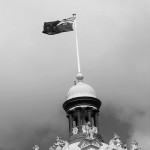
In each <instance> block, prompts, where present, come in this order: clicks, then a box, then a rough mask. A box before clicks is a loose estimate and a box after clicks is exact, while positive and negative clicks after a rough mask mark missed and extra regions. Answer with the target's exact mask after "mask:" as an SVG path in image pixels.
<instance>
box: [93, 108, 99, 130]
mask: <svg viewBox="0 0 150 150" xmlns="http://www.w3.org/2000/svg"><path fill="white" fill-rule="evenodd" d="M98 115H99V114H98V111H96V112H95V114H94V125H95V126H96V127H97V128H98V130H99V123H98Z"/></svg>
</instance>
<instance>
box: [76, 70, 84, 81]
mask: <svg viewBox="0 0 150 150" xmlns="http://www.w3.org/2000/svg"><path fill="white" fill-rule="evenodd" d="M76 79H77V80H78V82H82V81H83V74H82V73H80V72H78V74H77V75H76Z"/></svg>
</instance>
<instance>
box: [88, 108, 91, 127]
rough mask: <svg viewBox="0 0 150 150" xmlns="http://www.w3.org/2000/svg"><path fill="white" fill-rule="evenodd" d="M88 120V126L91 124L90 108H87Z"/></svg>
mask: <svg viewBox="0 0 150 150" xmlns="http://www.w3.org/2000/svg"><path fill="white" fill-rule="evenodd" d="M87 111H88V121H89V122H90V126H92V117H91V109H88V110H87Z"/></svg>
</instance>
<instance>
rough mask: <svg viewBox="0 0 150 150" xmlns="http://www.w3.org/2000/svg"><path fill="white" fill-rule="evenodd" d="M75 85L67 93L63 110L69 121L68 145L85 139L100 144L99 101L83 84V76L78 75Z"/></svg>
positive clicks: (87, 86)
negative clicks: (94, 140)
mask: <svg viewBox="0 0 150 150" xmlns="http://www.w3.org/2000/svg"><path fill="white" fill-rule="evenodd" d="M76 79H77V83H75V85H73V86H72V87H71V88H70V89H69V92H68V95H67V101H65V102H64V104H63V108H64V110H65V111H66V113H67V118H68V120H69V143H70V144H71V143H75V142H81V141H82V140H83V139H85V138H86V137H88V138H90V139H92V138H93V139H96V140H97V141H98V142H100V143H101V142H102V141H103V140H102V137H101V134H100V131H99V121H98V116H99V109H100V106H101V101H100V100H99V99H98V98H97V97H96V93H95V91H94V89H93V88H92V87H91V86H89V85H87V84H85V83H83V75H82V74H81V73H78V74H77V76H76Z"/></svg>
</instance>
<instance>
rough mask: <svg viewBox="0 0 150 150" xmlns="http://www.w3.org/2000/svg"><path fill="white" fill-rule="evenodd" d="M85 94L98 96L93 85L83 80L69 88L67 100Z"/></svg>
mask: <svg viewBox="0 0 150 150" xmlns="http://www.w3.org/2000/svg"><path fill="white" fill-rule="evenodd" d="M83 96H87V97H94V98H96V93H95V91H94V89H93V88H92V87H91V86H89V85H87V84H85V83H83V82H78V83H77V84H76V85H74V86H72V87H71V88H70V89H69V92H68V96H67V100H69V99H72V98H75V97H83Z"/></svg>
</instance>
